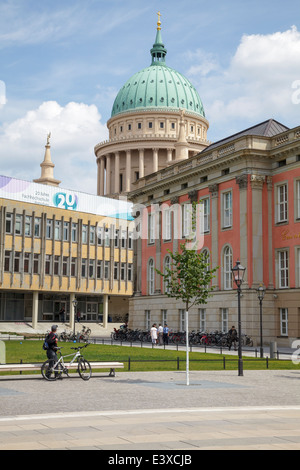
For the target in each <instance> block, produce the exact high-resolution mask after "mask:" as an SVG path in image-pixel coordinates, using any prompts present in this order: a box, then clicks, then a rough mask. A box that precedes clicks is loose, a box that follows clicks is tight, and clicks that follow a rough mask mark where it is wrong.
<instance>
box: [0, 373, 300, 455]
mask: <svg viewBox="0 0 300 470" xmlns="http://www.w3.org/2000/svg"><path fill="white" fill-rule="evenodd" d="M299 387H300V370H299V371H281V370H278V371H270V370H264V371H244V376H243V377H238V375H237V372H236V371H218V372H217V371H216V372H194V371H193V372H190V385H189V386H187V385H186V382H185V372H181V371H180V372H117V375H116V377H107V376H106V375H105V373H97V374H94V375H93V376H92V378H91V379H90V380H89V381H88V382H84V381H83V380H81V379H80V378H79V377H78V376H77V375H74V376H72V377H71V378H67V377H66V378H64V379H63V380H60V381H57V382H46V381H45V380H43V379H42V378H41V377H40V376H39V375H32V376H27V377H26V376H17V377H14V378H11V377H10V378H8V377H1V378H0V450H4V449H7V450H14V449H45V450H47V449H71V450H75V449H76V450H79V449H95V450H101V449H105V450H109V451H112V452H114V451H117V450H118V451H133V450H155V451H159V450H161V451H170V452H174V451H176V450H185V451H192V450H193V451H195V450H203V449H211V450H212V449H246V450H250V449H251V450H252V449H253V450H254V449H270V450H271V449H272V450H275V449H277V450H283V449H286V450H287V449H300V391H299Z"/></svg>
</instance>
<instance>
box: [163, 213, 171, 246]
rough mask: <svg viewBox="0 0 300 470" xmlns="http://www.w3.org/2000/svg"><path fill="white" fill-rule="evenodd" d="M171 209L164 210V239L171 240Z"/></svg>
mask: <svg viewBox="0 0 300 470" xmlns="http://www.w3.org/2000/svg"><path fill="white" fill-rule="evenodd" d="M171 220H172V213H171V209H170V208H168V209H164V210H163V240H171Z"/></svg>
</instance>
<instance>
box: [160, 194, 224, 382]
mask: <svg viewBox="0 0 300 470" xmlns="http://www.w3.org/2000/svg"><path fill="white" fill-rule="evenodd" d="M196 207H197V206H196V204H195V203H193V214H192V216H193V217H192V218H193V221H192V227H193V229H195V226H196V222H195V214H196ZM168 253H169V255H170V258H171V263H170V267H169V268H166V269H165V271H164V272H161V271H159V270H158V269H157V270H156V271H157V272H158V274H160V275H161V276H162V278H163V282H164V285H165V292H166V295H167V296H168V297H173V298H175V299H177V300H181V301H182V302H183V303H184V304H185V311H186V382H187V385H189V331H188V316H189V310H190V308H191V307H193V306H194V305H202V304H206V303H207V300H208V298H209V297H210V295H211V294H210V293H211V292H212V290H213V289H214V287H213V286H212V285H211V281H212V279H213V277H215V276H214V273H215V272H216V271H217V269H218V268H213V269H212V268H211V266H210V263H209V262H208V259H207V255H206V254H205V253H203V252H199V251H198V246H197V234H196V231H195V230H193V231H192V232H191V235H190V236H189V237H187V239H186V241H185V242H184V243H181V244H180V250H179V251H177V252H175V253H173V252H171V251H170V250H168Z"/></svg>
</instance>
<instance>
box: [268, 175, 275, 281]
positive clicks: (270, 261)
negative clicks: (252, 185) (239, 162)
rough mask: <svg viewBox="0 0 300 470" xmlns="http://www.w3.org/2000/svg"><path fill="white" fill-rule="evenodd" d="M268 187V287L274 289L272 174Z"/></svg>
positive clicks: (269, 177)
mask: <svg viewBox="0 0 300 470" xmlns="http://www.w3.org/2000/svg"><path fill="white" fill-rule="evenodd" d="M267 188H268V249H269V253H268V255H269V266H268V268H269V285H268V286H267V287H268V289H274V279H273V263H272V261H273V239H272V236H271V234H272V224H273V221H272V190H273V180H272V176H267Z"/></svg>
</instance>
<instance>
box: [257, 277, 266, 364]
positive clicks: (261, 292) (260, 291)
mask: <svg viewBox="0 0 300 470" xmlns="http://www.w3.org/2000/svg"><path fill="white" fill-rule="evenodd" d="M256 292H257V297H258V300H259V322H260V357H261V358H263V357H264V348H263V328H262V301H263V298H264V296H265V292H266V288H265V287H264V286H263V285H262V284H260V285H259V286H258V288H257V289H256Z"/></svg>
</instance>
